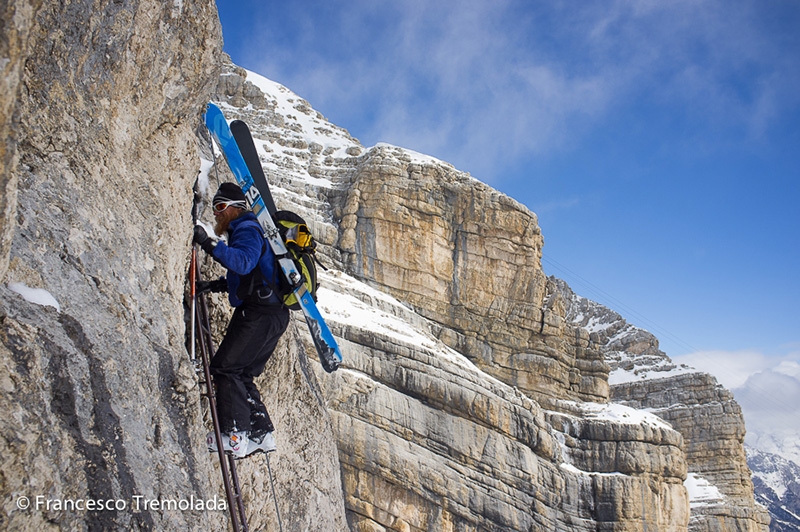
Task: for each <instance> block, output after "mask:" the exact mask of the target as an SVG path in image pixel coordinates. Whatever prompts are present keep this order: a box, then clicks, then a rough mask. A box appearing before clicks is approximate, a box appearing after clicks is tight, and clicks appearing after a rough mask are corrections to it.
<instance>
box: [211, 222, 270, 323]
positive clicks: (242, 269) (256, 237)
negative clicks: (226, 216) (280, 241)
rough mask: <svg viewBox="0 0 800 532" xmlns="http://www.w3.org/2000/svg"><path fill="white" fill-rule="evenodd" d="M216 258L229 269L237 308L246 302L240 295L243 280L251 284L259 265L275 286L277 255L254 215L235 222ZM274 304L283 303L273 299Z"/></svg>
mask: <svg viewBox="0 0 800 532" xmlns="http://www.w3.org/2000/svg"><path fill="white" fill-rule="evenodd" d="M262 255H263V256H262ZM213 256H214V258H215V259H216V260H217V262H219V263H220V264H222V265H223V266H224V267H225V268H227V270H228V273H227V276H226V279H227V281H228V301H230V303H231V305H233V306H234V307H238V306H240V305H241V304H242V303H244V301H243V300H242V299H240V298H239V294H237V292H238V290H239V287H240V286H241V284H242V280H243V278H245V281H246V282H247V280H249V279H250V277H249V275H250V274H252V273H256V272H254V270H255V269H256V268H258V267H259V264H260V266H261V274H262V275H263V276H264V279H266V280H267V282H269V283H273V285H274V283H275V254H274V253H272V248H271V247H270V246H269V245H268V244H267V242H266V240H265V239H264V235H263V232H262V231H261V225H259V223H258V220H257V218H256V216H255V215H254V214H253V213H252V212H246V213H244V214H243V215H242V216H240V217H238V218H236V219H235V220H233V221H231V224H230V226H229V227H228V243H227V244H226V243H225V242H221V241H220V242H218V243H217V245H216V246H215V247H214V251H213ZM271 302H272V303H280V300H278V298H277V297H275V296H273V300H272V301H271Z"/></svg>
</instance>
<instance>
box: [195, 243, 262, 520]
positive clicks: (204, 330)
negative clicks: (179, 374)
mask: <svg viewBox="0 0 800 532" xmlns="http://www.w3.org/2000/svg"><path fill="white" fill-rule="evenodd" d="M192 262H193V265H194V266H193V267H191V268H190V271H191V272H192V273H194V275H193V276H192V277H191V281H190V285H191V287H190V297H191V298H192V308H193V310H194V312H195V315H193V317H192V321H193V325H194V326H195V327H196V333H197V336H196V340H197V344H198V347H199V351H200V358H201V361H202V366H203V378H204V381H205V382H204V383H201V384H205V388H206V389H205V393H203V392H202V391H201V395H202V396H204V397H205V398H206V399H207V400H208V407H209V411H210V412H211V421H212V425H213V426H214V437H215V438H216V442H217V454H218V455H219V463H220V470H221V472H222V483H223V486H224V488H225V498H226V500H227V501H228V511H229V513H230V517H231V526H232V528H233V530H234V532H249V529H248V526H247V517H246V515H245V510H244V500H243V498H242V492H241V488H240V485H239V477H238V474H237V472H236V463H235V461H234V459H233V457H232V456H228V458H229V460H226V455H225V451H224V450H223V448H222V445H221V442H222V431H221V430H220V424H219V416H218V414H217V400H216V394H215V393H214V383H213V380H212V377H211V363H210V361H211V353H213V352H214V344H213V339H212V337H211V323H210V317H209V312H208V303H207V302H206V298H205V294H197V293H196V286H197V281H198V280H199V278H200V272H199V269H198V268H197V247H196V246H192ZM193 336H194V334H193ZM193 350H194V346H193Z"/></svg>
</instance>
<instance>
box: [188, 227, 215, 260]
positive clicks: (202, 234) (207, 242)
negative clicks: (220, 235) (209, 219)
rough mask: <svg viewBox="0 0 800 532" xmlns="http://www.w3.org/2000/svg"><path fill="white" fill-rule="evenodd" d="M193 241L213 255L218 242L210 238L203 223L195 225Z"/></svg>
mask: <svg viewBox="0 0 800 532" xmlns="http://www.w3.org/2000/svg"><path fill="white" fill-rule="evenodd" d="M193 241H194V242H196V243H198V244H200V247H201V248H203V251H205V252H206V253H208V254H209V255H213V251H214V246H215V245H216V244H217V243H216V242H215V241H214V239H213V238H209V236H208V233H206V230H205V229H203V226H202V225H195V226H194V238H193Z"/></svg>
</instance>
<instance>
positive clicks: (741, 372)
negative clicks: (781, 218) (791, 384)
mask: <svg viewBox="0 0 800 532" xmlns="http://www.w3.org/2000/svg"><path fill="white" fill-rule="evenodd" d="M671 358H672V360H673V362H675V363H676V364H686V365H688V366H691V367H693V368H697V369H699V370H700V371H705V372H706V373H710V374H711V375H714V376H715V377H716V378H717V381H718V382H719V383H720V384H722V385H723V386H724V387H725V388H727V389H729V390H732V389H734V388H739V387H740V386H742V385H744V383H745V382H747V379H748V378H750V376H751V375H753V374H754V373H757V372H759V371H763V370H765V369H767V368H769V367H772V366H774V365H775V364H777V363H778V361H776V360H775V359H772V358H770V357H768V356H767V355H765V354H763V353H760V352H758V351H751V350H742V351H699V352H696V353H690V354H687V355H680V356H674V357H671Z"/></svg>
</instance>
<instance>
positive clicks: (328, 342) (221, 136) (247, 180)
mask: <svg viewBox="0 0 800 532" xmlns="http://www.w3.org/2000/svg"><path fill="white" fill-rule="evenodd" d="M204 118H205V124H206V127H207V128H208V131H209V132H210V133H211V136H212V137H214V140H215V141H216V143H217V145H218V146H219V147H220V148H221V149H222V152H223V153H224V154H225V159H226V160H227V162H228V167H229V168H230V169H231V172H232V173H233V175H234V177H235V178H236V181H237V182H238V184H239V186H240V187H242V192H244V195H245V197H246V198H247V202H248V205H249V206H250V209H251V210H252V211H253V214H255V215H256V218H257V219H258V222H259V224H261V228H262V229H263V230H264V236H265V238H266V239H267V241H268V242H269V245H270V247H271V248H272V251H273V253H275V256H276V257H278V263H279V264H280V267H281V270H282V272H283V274H284V276H285V277H286V280H287V281H288V282H289V286H292V287H294V288H293V291H294V294H295V297H297V301H299V302H300V308H301V309H302V311H303V316H304V317H305V320H306V324H307V325H308V330H309V331H310V332H311V337H312V339H313V340H314V346H315V347H316V349H317V355H318V356H319V360H320V362H321V363H322V367H323V369H325V371H327V372H328V373H330V372H332V371H335V370H336V369H337V368H338V367H339V364H340V363H341V361H342V353H341V351H340V350H339V345H338V344H337V343H336V339H335V338H334V337H333V333H331V330H330V329H329V328H328V324H327V323H325V320H324V318H323V317H322V314H321V313H320V311H319V308H318V307H317V304H316V303H315V302H314V298H313V297H311V294H309V293H308V291H307V290H306V287H305V285H304V284H303V282H302V281H303V279H302V275H301V274H300V272H299V271H297V267H296V266H295V264H294V261H293V260H292V259H291V258H290V256H289V252H288V250H287V249H286V246H285V245H284V243H283V240H282V239H281V236H280V233H279V231H278V228H277V227H275V222H274V221H273V220H272V216H271V215H270V212H269V209H268V208H267V206H266V204H265V202H264V198H263V197H262V195H261V193H260V192H259V190H258V187H257V186H256V185H255V183H254V180H253V176H252V174H251V172H250V169H249V168H248V166H247V163H246V162H245V160H244V158H243V157H242V152H241V151H240V149H239V146H238V145H237V143H236V140H235V139H234V137H233V133H232V132H231V128H230V126H229V125H228V121H227V120H226V119H225V115H223V114H222V111H221V110H220V108H219V107H217V106H216V105H214V104H213V103H209V104H208V107H207V109H206V113H205V116H204ZM259 166H260V164H259ZM262 174H263V170H262ZM264 181H265V182H266V178H265V179H264ZM270 199H272V196H271V194H270Z"/></svg>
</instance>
